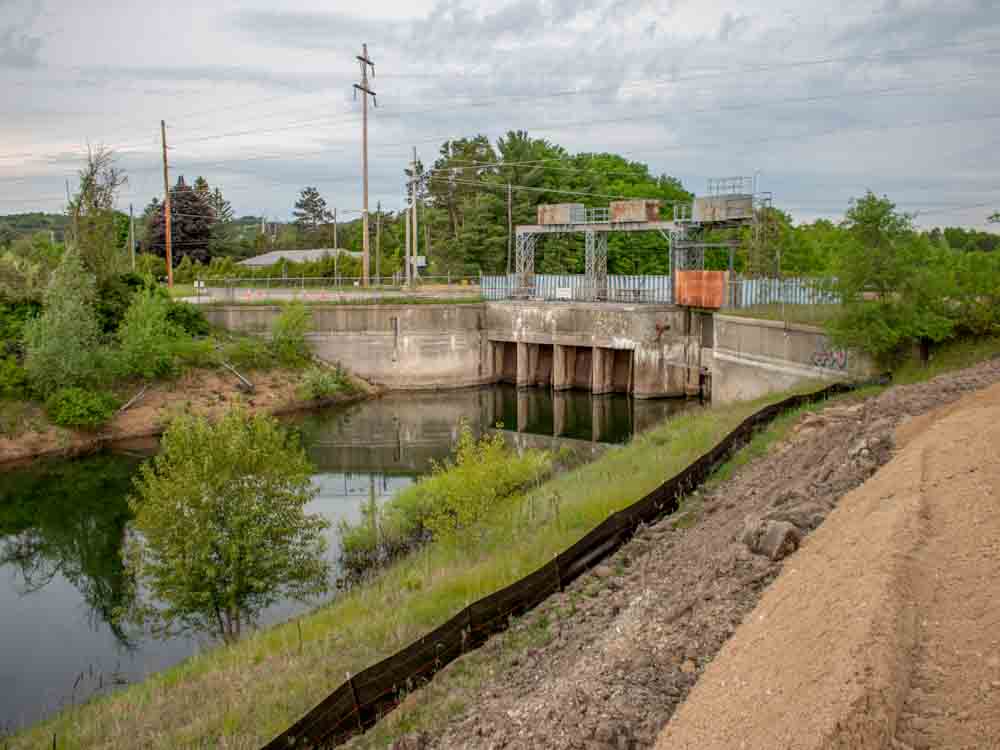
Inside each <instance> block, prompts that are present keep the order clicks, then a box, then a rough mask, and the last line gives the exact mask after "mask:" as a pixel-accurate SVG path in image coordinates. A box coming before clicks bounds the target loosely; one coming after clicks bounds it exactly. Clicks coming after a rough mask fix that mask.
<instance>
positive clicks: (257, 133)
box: [0, 0, 1000, 227]
mask: <svg viewBox="0 0 1000 750" xmlns="http://www.w3.org/2000/svg"><path fill="white" fill-rule="evenodd" d="M362 42H367V44H368V49H369V53H370V55H371V57H372V58H373V59H374V60H375V62H376V74H377V75H376V78H375V79H374V81H373V82H372V86H373V88H374V89H375V90H376V91H377V93H378V109H377V110H375V111H374V112H372V115H371V119H370V123H371V127H370V149H371V150H370V165H371V166H370V169H371V185H372V189H371V201H372V206H373V207H374V205H375V201H376V200H380V201H381V202H382V204H383V206H385V207H387V208H391V209H395V208H398V207H399V206H400V205H401V202H402V188H403V182H402V180H403V178H402V170H403V168H404V167H405V165H406V162H407V160H408V158H409V154H410V151H411V149H412V147H414V146H415V147H416V148H417V149H418V151H419V153H420V156H421V157H422V158H423V160H424V161H425V162H430V161H432V160H433V158H434V155H435V153H436V151H437V149H438V147H439V145H440V143H441V141H442V140H444V139H446V138H449V137H460V136H465V135H473V134H476V133H484V134H486V135H488V136H490V137H491V138H492V139H495V138H496V137H497V136H499V135H501V134H503V133H504V132H506V131H507V130H508V129H516V128H523V129H527V130H529V131H530V132H531V133H532V134H534V135H537V136H542V137H545V138H548V139H550V140H552V141H555V142H558V143H560V144H562V145H563V146H565V147H566V148H568V149H569V150H571V151H574V152H575V151H614V152H618V153H621V154H623V155H626V156H628V157H630V158H633V159H636V160H641V161H645V162H647V163H649V164H650V165H651V167H652V168H653V170H654V171H656V172H658V173H659V172H662V173H667V174H670V175H674V176H676V177H679V178H680V179H681V180H682V181H683V182H684V184H685V186H686V187H688V188H689V189H691V190H694V191H695V192H702V191H703V190H704V186H705V181H706V179H707V178H709V177H713V176H724V175H751V174H753V173H754V172H756V171H758V170H759V174H760V178H759V179H760V183H759V184H760V186H761V188H763V189H767V190H770V191H772V192H773V193H774V196H775V204H776V205H778V206H779V207H782V208H785V209H787V210H789V211H791V212H792V214H793V215H794V216H795V217H796V218H797V219H800V220H811V219H813V218H815V217H818V216H830V217H836V216H839V215H841V214H842V212H843V210H844V208H845V206H846V204H847V201H848V199H849V198H850V197H852V196H857V195H859V194H861V193H863V191H864V190H866V189H872V190H875V191H877V192H880V193H886V194H888V195H889V196H890V197H891V198H893V199H894V200H896V201H897V203H898V204H899V205H900V206H901V207H902V208H903V209H905V210H908V211H914V212H919V219H918V220H919V221H920V223H921V224H923V225H925V226H930V225H939V224H960V225H966V226H978V227H984V226H985V219H986V217H987V215H988V214H990V213H991V212H992V211H993V210H996V209H1000V179H998V176H1000V136H998V133H1000V85H998V84H997V81H998V75H997V73H998V71H1000V3H997V2H996V0H884V1H883V0H838V2H833V1H832V0H800V1H799V2H794V1H789V0H767V1H766V2H765V1H764V0H743V2H739V3H736V2H720V1H719V0H651V1H648V0H481V1H478V2H477V1H476V0H408V1H407V2H402V1H401V0H367V2H361V3H359V2H353V3H338V2H337V1H336V0H326V1H325V2H319V1H318V0H300V1H299V2H295V3H290V2H288V3H285V2H281V1H280V0H271V1H270V2H267V3H264V2H256V1H255V0H244V1H243V2H229V0H215V1H214V2H211V3H206V2H201V1H198V2H196V1H195V0H171V1H170V2H151V1H150V0H87V2H80V1H79V0H0V86H2V88H3V91H4V94H5V95H4V97H3V101H2V104H0V108H2V116H0V186H2V189H0V214H4V213H13V212H19V211H26V210H50V211H57V210H61V209H62V207H63V205H64V202H65V181H66V179H67V178H72V176H73V174H74V172H75V170H76V168H77V167H78V165H79V163H80V159H81V154H82V153H83V151H84V150H85V148H86V144H87V143H88V142H89V143H92V144H104V145H107V146H111V147H114V148H115V149H116V150H117V152H118V153H119V161H120V163H121V165H122V166H124V167H125V168H126V170H127V171H128V174H129V178H130V179H129V187H128V189H127V191H126V193H125V194H124V196H123V198H122V203H123V207H125V208H127V204H128V203H129V202H133V203H135V205H136V209H137V210H141V207H142V206H144V205H145V204H146V203H147V202H148V201H149V199H150V198H151V197H152V196H154V195H159V194H161V193H162V188H163V183H162V179H163V177H162V172H161V166H160V161H159V159H160V151H159V124H160V120H161V119H165V120H166V122H167V135H168V141H169V143H170V146H171V150H170V158H171V162H172V167H171V172H172V174H173V175H177V174H183V175H185V177H187V178H188V179H189V180H192V179H193V178H194V177H195V176H197V175H199V174H203V175H205V176H206V177H207V178H208V179H209V181H210V182H211V183H213V184H218V185H219V186H221V187H222V189H223V192H224V193H225V194H226V196H227V197H228V198H229V199H230V200H231V201H232V203H233V204H234V207H235V209H236V211H237V213H239V214H241V215H243V214H252V215H265V216H267V217H269V218H271V219H284V218H287V217H288V216H289V215H290V212H291V209H292V204H293V203H294V200H295V197H296V194H297V192H298V190H299V189H300V188H301V187H302V186H303V185H316V186H318V187H319V188H320V190H321V191H322V192H323V194H324V195H325V196H326V197H327V200H328V202H329V204H330V205H336V206H337V207H338V208H339V209H340V211H341V215H342V216H344V217H345V218H349V216H350V215H349V214H348V212H349V211H350V210H356V209H358V208H359V207H360V204H361V197H360V196H361V188H360V171H361V168H360V165H361V156H360V133H361V129H360V109H359V103H358V102H355V101H354V100H353V97H352V88H351V84H352V83H353V82H354V81H356V80H357V76H358V64H357V61H356V60H355V59H354V56H355V55H356V54H358V53H359V51H360V47H361V43H362Z"/></svg>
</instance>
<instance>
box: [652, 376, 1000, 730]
mask: <svg viewBox="0 0 1000 750" xmlns="http://www.w3.org/2000/svg"><path fill="white" fill-rule="evenodd" d="M903 433H904V435H903V439H902V440H901V441H900V443H901V451H900V452H899V453H898V455H896V456H895V457H894V458H893V460H892V461H891V462H890V463H889V464H888V465H887V466H885V467H884V468H883V469H882V470H881V471H879V472H878V474H877V475H876V476H875V477H874V478H873V479H872V480H870V481H869V482H867V483H865V484H864V485H862V486H861V487H860V488H858V489H857V490H855V491H853V492H851V493H850V494H849V495H847V496H846V497H845V498H844V499H843V500H842V501H841V503H840V504H839V505H838V507H837V509H836V510H835V511H834V512H833V513H832V514H831V515H830V517H829V518H828V519H827V520H826V522H825V523H824V524H823V526H822V527H821V528H820V529H819V530H818V531H817V533H816V534H815V535H814V536H813V537H811V538H810V539H808V540H807V541H806V543H805V545H804V546H803V548H802V549H800V550H799V551H798V553H796V554H795V555H794V556H792V557H791V558H789V559H788V560H787V561H786V563H785V569H784V571H783V572H782V574H781V575H780V576H779V577H778V579H777V580H776V581H775V583H774V585H773V586H771V587H770V588H769V589H768V591H767V592H766V593H765V595H764V597H763V599H762V600H761V602H760V604H759V605H758V606H757V608H756V609H755V610H754V611H753V613H752V614H751V616H750V617H749V618H748V619H747V620H746V621H745V622H744V624H743V625H741V626H740V628H739V629H738V630H737V632H736V634H735V636H734V637H733V638H732V639H731V640H730V641H729V642H728V643H727V644H726V645H725V646H724V647H723V649H722V652H721V653H720V654H719V657H718V658H717V659H716V660H715V662H714V663H713V664H712V665H711V666H710V667H709V668H708V670H707V671H706V673H705V675H704V676H703V677H702V679H701V680H700V681H699V683H698V685H697V686H696V687H695V689H694V691H693V692H692V693H691V696H690V697H689V698H688V700H687V702H686V703H685V704H684V705H683V706H682V707H681V708H680V710H679V711H678V713H677V715H676V716H675V717H674V718H673V720H672V721H671V722H670V724H669V725H668V726H667V728H666V730H665V731H664V732H663V734H662V735H661V737H660V740H659V742H658V743H657V747H658V748H664V749H666V748H670V749H671V750H673V749H674V748H678V749H679V748H699V750H712V748H719V749H720V750H721V749H722V748H734V747H748V748H764V747H768V748H802V749H803V750H804V749H806V748H817V749H818V748H888V747H890V746H892V747H897V748H955V749H956V750H957V749H958V748H994V747H1000V598H998V597H997V596H996V594H997V591H998V581H1000V386H996V385H995V386H993V387H991V388H989V389H987V390H985V391H983V392H981V393H976V394H973V395H970V396H967V397H966V398H964V399H962V400H961V401H959V402H958V403H957V404H956V405H954V406H951V407H947V408H945V409H944V410H942V411H940V412H937V413H936V414H934V415H931V417H930V418H929V419H920V420H918V421H917V423H915V424H913V425H908V426H907V427H906V428H905V429H904V430H903Z"/></svg>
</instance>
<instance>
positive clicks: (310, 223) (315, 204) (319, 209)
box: [292, 187, 333, 231]
mask: <svg viewBox="0 0 1000 750" xmlns="http://www.w3.org/2000/svg"><path fill="white" fill-rule="evenodd" d="M292 215H293V216H295V223H296V224H298V225H299V226H300V227H302V228H303V229H307V230H310V231H316V230H318V229H319V228H320V226H322V225H323V224H325V223H326V222H327V221H329V220H330V219H331V218H332V216H333V214H331V213H330V211H328V210H327V208H326V199H324V198H323V196H322V195H320V194H319V190H317V189H316V188H314V187H304V188H302V191H301V193H299V199H298V200H297V201H295V210H294V211H293V212H292Z"/></svg>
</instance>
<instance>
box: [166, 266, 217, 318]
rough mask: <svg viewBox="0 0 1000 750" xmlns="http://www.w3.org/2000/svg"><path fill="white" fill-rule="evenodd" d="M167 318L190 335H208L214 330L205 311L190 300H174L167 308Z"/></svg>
mask: <svg viewBox="0 0 1000 750" xmlns="http://www.w3.org/2000/svg"><path fill="white" fill-rule="evenodd" d="M185 260H186V258H185ZM167 320H169V321H170V322H171V323H173V324H174V325H175V326H177V327H178V328H180V329H181V330H183V331H184V332H185V333H187V334H188V335H189V336H207V335H208V334H209V333H211V331H212V327H211V326H210V325H209V324H208V318H206V317H205V313H203V312H202V311H201V310H200V309H199V308H198V306H197V305H192V304H191V303H190V302H172V303H171V304H170V308H169V309H168V310H167Z"/></svg>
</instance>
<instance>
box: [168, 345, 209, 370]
mask: <svg viewBox="0 0 1000 750" xmlns="http://www.w3.org/2000/svg"><path fill="white" fill-rule="evenodd" d="M171 348H172V350H173V354H174V358H175V359H176V363H177V365H178V366H180V367H201V368H212V367H218V366H219V352H218V351H216V349H215V342H214V341H213V340H211V339H197V340H196V339H186V338H181V339H178V340H177V341H175V342H174V343H173V345H172V347H171Z"/></svg>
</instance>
